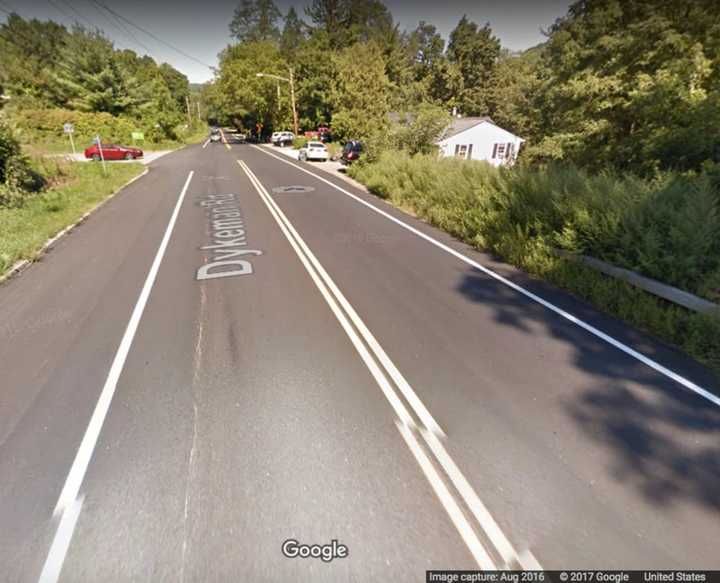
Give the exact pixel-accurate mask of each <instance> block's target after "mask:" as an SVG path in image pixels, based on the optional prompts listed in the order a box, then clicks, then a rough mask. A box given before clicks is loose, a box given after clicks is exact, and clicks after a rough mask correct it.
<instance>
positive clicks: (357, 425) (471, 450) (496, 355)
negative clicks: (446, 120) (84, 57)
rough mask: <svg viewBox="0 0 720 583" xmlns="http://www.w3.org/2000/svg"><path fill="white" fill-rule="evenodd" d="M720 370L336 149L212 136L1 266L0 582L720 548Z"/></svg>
mask: <svg viewBox="0 0 720 583" xmlns="http://www.w3.org/2000/svg"><path fill="white" fill-rule="evenodd" d="M603 334H604V336H603ZM718 394H720V388H719V386H718V381H717V380H716V379H714V378H713V377H712V375H711V374H710V373H709V372H708V371H707V370H706V369H704V368H703V367H701V366H700V365H698V364H697V363H694V362H693V361H691V360H690V359H688V358H686V357H684V356H682V355H680V354H678V353H677V352H675V351H673V350H671V349H669V348H667V347H665V346H663V345H661V344H659V343H657V342H655V341H653V340H652V339H649V338H648V337H646V336H644V335H642V334H640V333H638V332H637V331H634V330H632V329H630V328H628V327H626V326H624V325H622V324H620V323H619V322H617V321H615V320H613V319H611V318H608V317H606V316H603V315H601V314H599V313H598V312H596V311H594V310H593V309H591V308H590V307H588V306H587V305H586V304H584V303H582V302H580V301H578V300H576V299H574V298H572V297H571V296H570V295H568V294H565V293H562V292H559V291H557V290H555V289H553V288H552V287H550V286H546V285H544V284H542V283H539V282H536V281H532V280H530V279H529V278H527V277H526V276H524V275H523V274H522V273H520V272H518V271H517V270H515V269H513V268H511V267H508V266H506V265H504V264H502V263H499V262H497V261H496V260H494V259H493V258H491V257H489V256H486V255H483V254H481V253H478V252H476V251H473V250H472V249H470V248H468V247H467V246H465V245H463V244H461V243H458V242H456V241H454V240H452V239H451V238H450V237H448V236H447V235H444V234H443V233H441V232H439V231H437V230H436V229H433V228H431V227H429V226H427V225H425V224H423V223H421V222H420V221H417V220H415V219H413V218H412V217H409V216H407V215H404V214H403V213H401V212H400V211H398V210H395V209H393V208H391V207H390V206H389V205H387V204H386V203H384V202H383V201H380V200H378V199H376V198H374V197H372V196H370V195H367V194H365V193H363V192H361V191H360V190H357V189H355V188H353V187H352V186H350V185H349V184H348V183H347V182H345V181H343V180H340V179H338V178H337V177H333V176H331V175H329V174H325V173H323V172H321V171H319V170H317V169H316V168H314V167H313V166H312V165H310V164H298V163H297V162H294V161H290V160H288V159H287V158H285V157H282V156H277V155H276V154H273V152H272V151H271V150H270V149H267V148H261V147H256V146H252V145H246V144H227V145H225V144H222V143H218V144H215V143H211V144H207V145H206V146H205V147H203V146H202V145H198V146H193V147H190V148H186V149H184V150H181V151H178V152H176V153H173V154H170V155H167V156H165V157H163V158H161V159H159V160H157V161H156V162H154V163H152V164H151V165H150V172H149V174H148V175H147V176H145V177H143V178H141V179H140V180H138V181H136V182H135V183H133V184H132V185H131V186H129V187H128V188H127V189H125V190H124V191H123V192H122V193H121V194H119V195H118V196H116V197H115V198H113V199H112V200H111V201H110V202H109V203H108V204H106V205H105V206H103V207H102V208H101V209H100V210H99V211H98V212H97V213H95V214H94V215H93V216H92V217H91V218H90V219H89V220H88V221H86V222H85V223H83V224H82V225H81V226H80V227H78V228H77V229H76V230H74V231H73V232H72V233H71V234H70V235H69V236H67V237H66V238H64V239H63V240H62V241H61V242H60V243H59V244H58V245H57V246H56V247H55V248H54V249H53V250H52V251H51V252H50V253H48V254H47V255H46V256H45V257H44V258H43V259H42V260H41V261H39V262H38V263H37V264H35V265H33V266H32V267H30V268H29V269H28V270H27V271H25V272H24V273H23V274H22V275H21V276H19V277H15V278H12V279H11V280H9V281H8V282H6V283H5V284H3V285H2V286H0V580H2V581H3V582H5V581H8V582H14V581H23V582H24V581H47V582H50V581H57V580H59V581H65V582H84V581H105V582H111V581H154V582H155V581H173V582H175V581H188V582H190V581H199V582H206V581H207V582H215V581H217V582H225V581H253V582H258V581H313V582H318V581H332V582H337V581H424V580H425V570H426V569H443V568H452V569H475V568H493V567H501V566H504V565H508V566H516V567H517V566H522V567H524V568H533V567H537V566H538V565H541V566H542V567H544V568H546V569H553V568H592V567H595V568H668V569H675V568H678V569H679V568H715V569H718V568H720V554H719V553H718V541H719V540H720V487H719V486H718V484H720V440H719V439H718V437H719V436H720V406H719V404H720V400H718V398H717V396H715V395H718ZM287 540H295V541H297V542H298V544H297V545H295V544H294V543H290V545H287V546H286V547H285V550H286V551H287V553H288V554H290V555H292V554H293V552H299V551H300V549H303V552H305V551H307V552H310V551H311V550H312V551H314V552H321V551H322V552H327V553H331V551H332V554H333V555H334V558H333V557H329V556H327V557H326V558H332V560H329V561H324V560H322V559H320V558H312V557H309V558H300V557H293V556H290V557H286V556H285V555H284V554H283V544H284V542H285V541H287ZM332 541H337V542H336V543H335V549H334V551H333V550H332V549H331V548H330V547H327V549H325V550H323V549H319V550H318V549H310V548H308V547H302V546H300V545H330V544H332ZM344 555H346V556H344Z"/></svg>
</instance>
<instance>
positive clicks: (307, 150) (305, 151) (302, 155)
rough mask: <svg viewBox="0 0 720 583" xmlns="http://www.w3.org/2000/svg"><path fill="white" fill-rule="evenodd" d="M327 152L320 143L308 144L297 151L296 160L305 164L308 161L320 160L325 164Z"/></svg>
mask: <svg viewBox="0 0 720 583" xmlns="http://www.w3.org/2000/svg"><path fill="white" fill-rule="evenodd" d="M327 159H328V150H327V147H326V146H325V144H323V143H322V142H308V143H307V144H305V145H304V146H303V147H302V148H300V150H299V151H298V160H300V161H301V162H307V161H308V160H320V161H322V162H327Z"/></svg>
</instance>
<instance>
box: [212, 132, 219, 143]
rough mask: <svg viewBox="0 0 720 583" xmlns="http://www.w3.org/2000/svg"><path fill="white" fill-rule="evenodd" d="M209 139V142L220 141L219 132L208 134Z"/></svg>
mask: <svg viewBox="0 0 720 583" xmlns="http://www.w3.org/2000/svg"><path fill="white" fill-rule="evenodd" d="M210 141H211V142H219V141H220V132H217V133H214V134H210Z"/></svg>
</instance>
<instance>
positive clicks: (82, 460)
mask: <svg viewBox="0 0 720 583" xmlns="http://www.w3.org/2000/svg"><path fill="white" fill-rule="evenodd" d="M193 174H194V171H193V170H191V171H190V173H189V174H188V177H187V180H185V185H184V186H183V189H182V191H181V192H180V196H179V197H178V200H177V202H176V203H175V208H174V209H173V213H172V215H171V216H170V221H169V222H168V226H167V228H166V229H165V234H164V235H163V238H162V241H161V242H160V246H159V247H158V250H157V253H156V254H155V259H154V260H153V263H152V265H151V267H150V271H149V272H148V275H147V278H146V279H145V283H144V284H143V287H142V291H141V292H140V296H139V297H138V300H137V303H136V304H135V308H134V309H133V312H132V315H131V316H130V321H129V322H128V325H127V327H126V328H125V333H124V334H123V337H122V340H121V341H120V345H119V347H118V350H117V352H116V353H115V358H114V359H113V363H112V365H111V367H110V371H109V373H108V376H107V379H106V380H105V384H104V385H103V388H102V391H101V393H100V397H99V398H98V401H97V404H96V405H95V409H94V410H93V414H92V417H91V418H90V422H89V423H88V426H87V429H86V430H85V434H84V435H83V438H82V441H81V442H80V447H78V450H77V453H76V454H75V459H74V461H73V464H72V466H71V467H70V472H69V473H68V476H67V478H66V479H65V485H64V486H63V489H62V491H61V492H60V497H59V498H58V501H57V504H56V505H55V510H54V511H53V516H55V517H57V516H58V515H61V518H60V524H59V525H58V528H57V530H56V531H55V536H54V537H53V542H52V545H51V546H50V550H49V551H48V556H47V558H46V559H45V566H44V567H43V571H42V573H41V574H40V579H39V581H40V582H41V583H55V581H57V580H58V578H59V577H60V571H61V570H62V565H63V563H64V561H65V555H66V553H67V551H68V548H69V546H70V541H71V539H72V533H73V530H74V528H75V523H76V522H77V518H78V516H79V514H80V508H81V506H82V498H78V494H79V492H80V487H81V486H82V482H83V480H84V478H85V473H86V471H87V468H88V465H89V464H90V460H91V459H92V455H93V452H94V450H95V445H96V444H97V440H98V437H99V436H100V431H101V430H102V426H103V423H104V422H105V417H106V416H107V413H108V410H109V409H110V403H111V402H112V398H113V395H114V394H115V389H116V387H117V382H118V379H119V378H120V373H121V372H122V369H123V366H124V365H125V359H126V358H127V355H128V353H129V352H130V346H131V345H132V341H133V339H134V337H135V332H136V331H137V328H138V325H139V323H140V319H141V318H142V314H143V311H144V310H145V305H146V304H147V300H148V297H149V296H150V292H151V291H152V287H153V284H154V283H155V278H156V276H157V273H158V270H159V269H160V264H161V263H162V259H163V256H164V255H165V250H166V249H167V246H168V243H169V241H170V236H171V235H172V231H173V228H174V227H175V222H176V220H177V217H178V214H179V213H180V207H181V206H182V203H183V200H184V199H185V193H186V192H187V189H188V186H190V180H192V177H193Z"/></svg>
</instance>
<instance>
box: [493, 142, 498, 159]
mask: <svg viewBox="0 0 720 583" xmlns="http://www.w3.org/2000/svg"><path fill="white" fill-rule="evenodd" d="M497 147H498V145H497V144H493V153H492V157H493V158H495V156H497Z"/></svg>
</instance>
